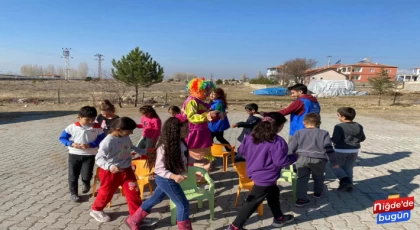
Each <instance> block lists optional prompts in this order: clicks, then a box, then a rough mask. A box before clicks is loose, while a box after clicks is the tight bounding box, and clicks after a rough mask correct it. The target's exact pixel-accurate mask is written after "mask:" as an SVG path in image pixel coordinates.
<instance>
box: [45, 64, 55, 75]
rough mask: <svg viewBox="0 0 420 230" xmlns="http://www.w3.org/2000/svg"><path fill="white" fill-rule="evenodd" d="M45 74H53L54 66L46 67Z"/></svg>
mask: <svg viewBox="0 0 420 230" xmlns="http://www.w3.org/2000/svg"><path fill="white" fill-rule="evenodd" d="M46 72H47V73H49V74H55V67H54V65H48V67H47V70H46Z"/></svg>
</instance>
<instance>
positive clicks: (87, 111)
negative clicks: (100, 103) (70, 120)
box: [78, 106, 98, 118]
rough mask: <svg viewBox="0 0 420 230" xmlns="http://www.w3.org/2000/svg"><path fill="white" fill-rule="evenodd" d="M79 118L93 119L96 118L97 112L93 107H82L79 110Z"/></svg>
mask: <svg viewBox="0 0 420 230" xmlns="http://www.w3.org/2000/svg"><path fill="white" fill-rule="evenodd" d="M78 116H79V117H88V118H95V117H96V116H98V111H96V108H95V107H92V106H83V107H82V108H80V110H79V114H78Z"/></svg>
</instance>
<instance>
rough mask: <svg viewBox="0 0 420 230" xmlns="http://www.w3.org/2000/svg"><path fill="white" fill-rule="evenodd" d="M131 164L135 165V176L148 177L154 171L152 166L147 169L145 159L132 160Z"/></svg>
mask: <svg viewBox="0 0 420 230" xmlns="http://www.w3.org/2000/svg"><path fill="white" fill-rule="evenodd" d="M131 165H132V166H134V167H135V169H134V174H135V175H136V177H137V178H149V176H150V175H151V174H152V173H153V171H154V168H152V170H151V171H149V168H148V167H147V166H146V160H133V161H132V163H131Z"/></svg>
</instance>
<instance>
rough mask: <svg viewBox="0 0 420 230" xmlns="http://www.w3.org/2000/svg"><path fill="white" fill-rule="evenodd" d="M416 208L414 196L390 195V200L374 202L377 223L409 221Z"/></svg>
mask: <svg viewBox="0 0 420 230" xmlns="http://www.w3.org/2000/svg"><path fill="white" fill-rule="evenodd" d="M413 208H414V197H413V196H411V197H404V198H400V195H391V196H388V200H377V201H375V202H374V203H373V213H374V214H378V216H377V217H376V223H377V224H386V223H394V222H404V221H408V220H409V219H410V217H411V211H410V210H412V209H413Z"/></svg>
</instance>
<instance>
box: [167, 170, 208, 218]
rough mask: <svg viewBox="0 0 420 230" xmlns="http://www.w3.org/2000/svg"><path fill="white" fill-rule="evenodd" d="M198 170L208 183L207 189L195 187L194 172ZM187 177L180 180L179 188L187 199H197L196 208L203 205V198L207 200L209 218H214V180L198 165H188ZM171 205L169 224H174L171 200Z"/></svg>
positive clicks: (173, 204) (174, 215) (174, 206)
mask: <svg viewBox="0 0 420 230" xmlns="http://www.w3.org/2000/svg"><path fill="white" fill-rule="evenodd" d="M197 172H200V173H201V174H202V175H204V179H205V180H206V182H207V183H208V184H209V189H208V190H205V189H202V188H198V187H197V181H196V173H197ZM187 176H188V178H187V179H185V180H184V181H182V183H181V188H182V190H183V191H184V193H185V196H186V197H187V200H197V201H198V208H202V207H203V200H204V199H207V200H208V201H209V209H210V220H213V219H214V182H213V180H212V179H211V178H210V176H209V174H208V172H207V171H206V170H205V169H203V168H199V167H195V166H189V167H188V175H187ZM170 207H171V224H172V225H175V224H176V205H175V203H174V202H172V200H171V201H170Z"/></svg>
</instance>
